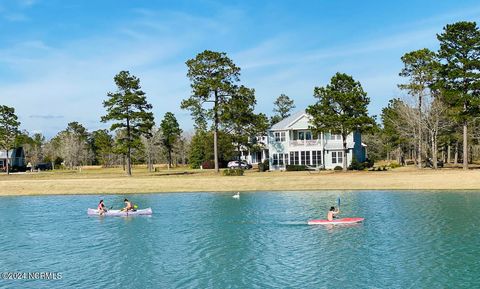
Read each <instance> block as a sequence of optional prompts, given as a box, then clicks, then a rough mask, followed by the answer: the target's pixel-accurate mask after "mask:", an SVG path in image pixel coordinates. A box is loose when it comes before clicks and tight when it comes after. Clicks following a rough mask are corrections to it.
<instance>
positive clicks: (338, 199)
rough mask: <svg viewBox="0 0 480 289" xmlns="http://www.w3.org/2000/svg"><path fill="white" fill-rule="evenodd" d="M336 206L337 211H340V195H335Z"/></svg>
mask: <svg viewBox="0 0 480 289" xmlns="http://www.w3.org/2000/svg"><path fill="white" fill-rule="evenodd" d="M337 206H338V211H340V196H338V197H337Z"/></svg>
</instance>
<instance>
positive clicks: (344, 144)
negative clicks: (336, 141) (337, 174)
mask: <svg viewBox="0 0 480 289" xmlns="http://www.w3.org/2000/svg"><path fill="white" fill-rule="evenodd" d="M342 138H343V169H342V170H343V171H344V172H346V171H347V152H348V149H347V136H346V135H343V134H342Z"/></svg>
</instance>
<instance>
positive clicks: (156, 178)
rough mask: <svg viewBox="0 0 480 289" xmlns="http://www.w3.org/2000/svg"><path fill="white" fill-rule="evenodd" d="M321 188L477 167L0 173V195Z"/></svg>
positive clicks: (456, 177) (471, 178)
mask: <svg viewBox="0 0 480 289" xmlns="http://www.w3.org/2000/svg"><path fill="white" fill-rule="evenodd" d="M306 190H308V191H322V190H479V191H480V170H469V171H463V170H459V169H445V170H439V171H433V170H417V169H396V170H392V171H387V172H366V171H362V172H347V173H342V172H333V171H324V172H320V173H309V172H267V173H259V172H254V171H251V172H248V173H247V174H246V175H245V176H242V177H225V176H222V175H216V174H213V173H211V172H198V171H192V172H186V173H185V174H184V172H183V171H182V172H180V171H179V172H176V173H172V172H169V173H168V174H166V173H165V172H164V173H158V174H146V173H137V174H136V175H134V176H133V177H126V176H124V175H123V173H120V172H118V173H117V172H114V173H110V172H109V173H105V172H103V171H98V172H96V171H95V172H87V173H85V172H83V173H71V172H70V173H39V174H23V175H10V176H6V175H1V176H0V196H20V195H64V194H67V195H68V194H131V193H162V192H230V191H306Z"/></svg>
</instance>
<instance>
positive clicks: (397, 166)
mask: <svg viewBox="0 0 480 289" xmlns="http://www.w3.org/2000/svg"><path fill="white" fill-rule="evenodd" d="M389 167H390V168H392V169H395V168H399V167H401V166H400V165H399V164H398V163H397V162H392V163H390V165H389Z"/></svg>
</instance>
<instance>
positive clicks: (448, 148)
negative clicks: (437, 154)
mask: <svg viewBox="0 0 480 289" xmlns="http://www.w3.org/2000/svg"><path fill="white" fill-rule="evenodd" d="M450 150H451V146H450V144H448V146H447V164H449V163H450V161H451V159H450V155H451V151H450Z"/></svg>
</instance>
